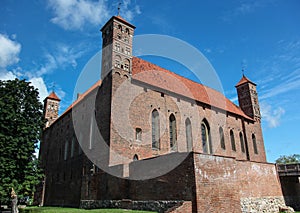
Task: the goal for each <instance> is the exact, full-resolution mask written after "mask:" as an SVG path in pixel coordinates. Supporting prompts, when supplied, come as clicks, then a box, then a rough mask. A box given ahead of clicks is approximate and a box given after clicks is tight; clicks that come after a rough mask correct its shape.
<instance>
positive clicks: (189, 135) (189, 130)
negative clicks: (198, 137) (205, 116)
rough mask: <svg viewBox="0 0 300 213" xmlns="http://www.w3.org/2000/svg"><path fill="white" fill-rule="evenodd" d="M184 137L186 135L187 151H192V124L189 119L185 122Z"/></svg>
mask: <svg viewBox="0 0 300 213" xmlns="http://www.w3.org/2000/svg"><path fill="white" fill-rule="evenodd" d="M185 135H186V146H187V151H188V152H191V151H192V150H193V135H192V124H191V120H190V119H189V118H187V119H186V120H185Z"/></svg>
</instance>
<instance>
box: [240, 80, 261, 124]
mask: <svg viewBox="0 0 300 213" xmlns="http://www.w3.org/2000/svg"><path fill="white" fill-rule="evenodd" d="M235 87H236V89H237V94H238V99H239V105H240V107H241V109H242V110H243V111H244V113H245V114H246V115H248V116H249V117H251V118H253V119H254V120H255V121H258V122H260V118H261V115H260V110H259V103H258V98H257V92H256V84H255V83H253V82H252V81H250V80H249V79H248V78H247V77H246V76H245V75H243V77H242V78H241V80H240V81H239V82H238V83H237V85H236V86H235Z"/></svg>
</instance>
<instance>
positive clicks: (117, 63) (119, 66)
mask: <svg viewBox="0 0 300 213" xmlns="http://www.w3.org/2000/svg"><path fill="white" fill-rule="evenodd" d="M115 67H117V68H121V57H120V56H118V55H116V57H115Z"/></svg>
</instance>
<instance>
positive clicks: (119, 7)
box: [118, 2, 122, 16]
mask: <svg viewBox="0 0 300 213" xmlns="http://www.w3.org/2000/svg"><path fill="white" fill-rule="evenodd" d="M121 4H122V3H121V2H119V5H118V16H119V15H120V9H121Z"/></svg>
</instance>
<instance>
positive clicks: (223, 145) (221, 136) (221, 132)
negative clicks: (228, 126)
mask: <svg viewBox="0 0 300 213" xmlns="http://www.w3.org/2000/svg"><path fill="white" fill-rule="evenodd" d="M219 136H220V144H221V148H222V149H224V150H225V149H226V147H225V139H224V131H223V128H222V127H220V128H219Z"/></svg>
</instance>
